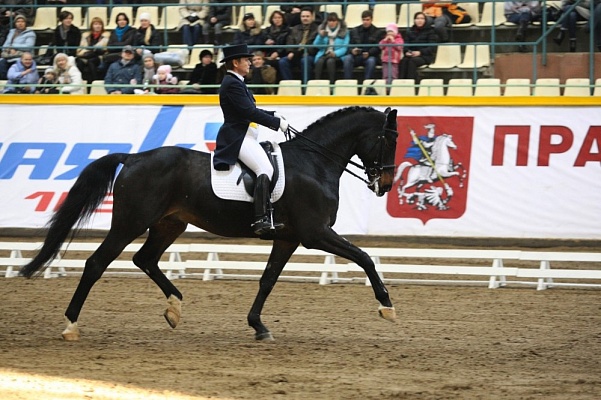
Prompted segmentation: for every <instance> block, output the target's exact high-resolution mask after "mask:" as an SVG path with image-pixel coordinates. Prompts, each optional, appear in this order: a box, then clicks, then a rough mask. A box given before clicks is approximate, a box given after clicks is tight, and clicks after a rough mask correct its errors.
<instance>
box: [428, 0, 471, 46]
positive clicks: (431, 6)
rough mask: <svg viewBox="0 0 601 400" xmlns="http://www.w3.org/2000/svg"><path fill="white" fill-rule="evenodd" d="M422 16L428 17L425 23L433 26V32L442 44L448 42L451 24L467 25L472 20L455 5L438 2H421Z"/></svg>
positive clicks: (434, 0) (433, 0) (432, 0)
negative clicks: (422, 3)
mask: <svg viewBox="0 0 601 400" xmlns="http://www.w3.org/2000/svg"><path fill="white" fill-rule="evenodd" d="M421 1H423V2H424V3H425V4H424V5H423V11H424V14H426V16H427V17H428V19H427V21H426V23H427V24H428V25H434V32H436V34H437V35H438V39H439V41H440V42H442V43H446V42H448V41H449V29H451V28H452V26H453V24H461V23H468V22H470V21H471V20H472V18H471V17H470V16H469V15H468V13H467V12H466V11H465V10H464V9H463V8H461V7H459V6H458V5H457V3H448V2H445V1H439V0H421Z"/></svg>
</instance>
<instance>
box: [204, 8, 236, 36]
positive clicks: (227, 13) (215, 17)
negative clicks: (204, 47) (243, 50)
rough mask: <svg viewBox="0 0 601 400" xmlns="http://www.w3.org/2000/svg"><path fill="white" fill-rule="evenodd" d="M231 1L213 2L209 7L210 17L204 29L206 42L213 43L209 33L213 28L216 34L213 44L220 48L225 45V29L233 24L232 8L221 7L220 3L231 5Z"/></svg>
mask: <svg viewBox="0 0 601 400" xmlns="http://www.w3.org/2000/svg"><path fill="white" fill-rule="evenodd" d="M229 2H230V1H229V0H211V1H210V4H211V6H209V16H208V17H207V19H206V20H205V23H204V25H203V27H202V34H203V35H204V42H205V43H211V42H210V40H209V32H210V29H211V28H212V29H213V31H214V32H215V39H214V40H213V44H214V45H215V46H220V45H221V44H222V43H223V37H222V35H223V27H224V26H226V25H229V24H231V23H232V6H227V5H221V4H220V3H229Z"/></svg>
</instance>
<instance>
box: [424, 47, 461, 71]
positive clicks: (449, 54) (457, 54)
mask: <svg viewBox="0 0 601 400" xmlns="http://www.w3.org/2000/svg"><path fill="white" fill-rule="evenodd" d="M459 64H461V45H460V44H448V43H447V44H444V45H443V44H441V45H439V46H438V50H437V51H436V59H435V60H434V62H433V63H432V64H430V65H429V66H428V68H430V69H449V68H455V67H456V66H458V65H459Z"/></svg>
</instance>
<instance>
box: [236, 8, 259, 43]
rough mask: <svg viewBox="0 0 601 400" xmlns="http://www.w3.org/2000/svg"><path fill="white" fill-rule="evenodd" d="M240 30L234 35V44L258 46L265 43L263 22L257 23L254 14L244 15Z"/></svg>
mask: <svg viewBox="0 0 601 400" xmlns="http://www.w3.org/2000/svg"><path fill="white" fill-rule="evenodd" d="M239 28H240V30H239V31H238V32H236V34H235V35H234V44H246V45H248V46H258V45H262V44H263V43H264V42H265V40H264V38H263V31H262V30H261V21H257V20H256V19H255V15H254V14H253V13H246V14H244V17H242V24H241V25H240V26H239Z"/></svg>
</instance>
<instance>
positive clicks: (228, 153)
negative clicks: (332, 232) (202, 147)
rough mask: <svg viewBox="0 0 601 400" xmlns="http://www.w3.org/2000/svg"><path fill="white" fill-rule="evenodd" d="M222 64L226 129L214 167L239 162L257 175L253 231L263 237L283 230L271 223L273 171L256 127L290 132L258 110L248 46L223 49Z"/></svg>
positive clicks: (268, 113)
mask: <svg viewBox="0 0 601 400" xmlns="http://www.w3.org/2000/svg"><path fill="white" fill-rule="evenodd" d="M223 55H224V57H223V60H222V61H221V62H222V63H225V68H226V70H227V74H226V75H225V77H224V78H223V81H222V82H221V87H220V88H219V105H220V106H221V111H223V119H224V122H223V125H222V126H221V128H219V133H218V134H217V140H216V142H217V145H216V148H215V155H214V157H213V166H214V167H215V169H216V170H218V171H227V170H228V169H229V167H230V165H233V164H235V163H236V160H237V159H240V161H242V162H243V163H244V164H246V165H247V166H248V167H249V168H250V169H251V170H252V171H253V172H254V173H255V174H256V175H257V180H256V184H255V192H254V206H255V222H254V224H252V227H253V229H254V231H255V233H256V234H257V235H262V234H265V233H268V232H270V231H273V230H278V229H281V228H283V227H284V225H283V224H281V223H272V221H271V215H270V212H269V209H270V200H269V197H270V193H269V192H270V190H269V187H270V183H271V179H272V177H273V167H272V165H271V163H270V162H269V158H268V157H267V154H265V151H264V150H263V148H262V147H261V145H260V144H259V142H258V141H257V136H258V131H257V124H260V125H263V126H266V127H268V128H270V129H273V130H277V129H278V128H279V129H280V130H281V131H282V132H286V131H287V130H288V121H286V120H285V119H284V117H282V116H281V115H279V114H277V113H274V112H273V111H265V110H262V109H259V108H257V107H256V105H255V98H254V97H253V95H252V93H251V92H250V91H249V90H248V88H247V87H246V84H245V83H244V76H246V74H247V73H248V71H249V69H250V65H251V62H250V58H251V57H253V55H252V54H251V53H250V52H249V51H248V47H247V45H246V44H239V45H234V46H228V47H224V48H223Z"/></svg>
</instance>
